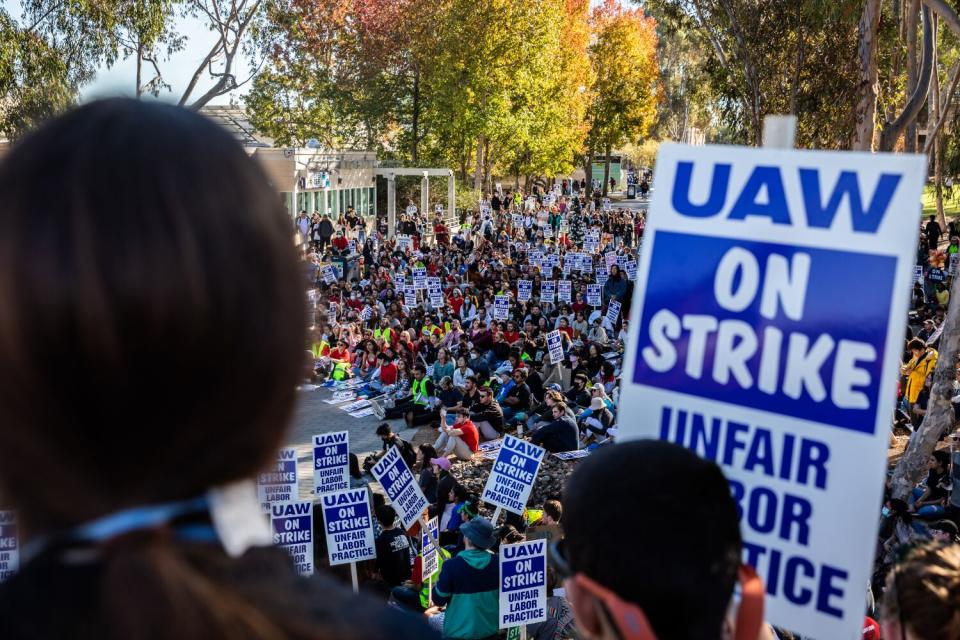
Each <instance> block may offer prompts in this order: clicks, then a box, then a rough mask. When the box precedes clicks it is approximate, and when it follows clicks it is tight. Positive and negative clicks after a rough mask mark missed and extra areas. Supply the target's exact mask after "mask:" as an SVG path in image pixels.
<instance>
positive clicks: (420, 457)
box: [417, 443, 439, 504]
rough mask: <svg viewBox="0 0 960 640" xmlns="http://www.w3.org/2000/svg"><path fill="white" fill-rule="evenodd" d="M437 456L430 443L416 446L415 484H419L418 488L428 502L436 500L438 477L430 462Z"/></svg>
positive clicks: (431, 502)
mask: <svg viewBox="0 0 960 640" xmlns="http://www.w3.org/2000/svg"><path fill="white" fill-rule="evenodd" d="M437 457H439V456H438V455H437V450H436V449H435V448H434V447H433V445H432V444H426V443H424V444H421V445H420V446H419V447H417V469H419V474H418V475H417V484H418V485H420V490H421V491H423V495H424V497H425V498H426V499H427V502H429V503H430V504H433V503H435V502H436V501H437V481H438V478H437V473H436V471H435V469H434V466H433V464H432V463H431V462H430V461H431V460H433V459H434V458H437Z"/></svg>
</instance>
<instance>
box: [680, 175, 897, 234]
mask: <svg viewBox="0 0 960 640" xmlns="http://www.w3.org/2000/svg"><path fill="white" fill-rule="evenodd" d="M693 165H694V163H693V162H689V161H684V162H678V163H677V170H676V177H675V179H674V183H673V194H672V198H671V204H672V205H673V209H674V210H675V211H676V212H677V213H679V214H681V215H684V216H687V217H691V218H709V217H712V216H715V215H717V214H718V213H720V212H721V211H722V210H723V208H724V207H725V206H726V204H727V200H728V197H729V196H732V195H736V200H735V201H734V204H733V206H732V207H731V208H730V212H729V214H728V219H730V220H745V219H746V218H748V217H751V216H753V217H766V218H769V219H770V220H771V222H773V223H774V224H785V225H790V224H797V220H796V219H795V217H793V216H791V213H792V212H791V211H790V207H789V205H788V203H787V197H786V193H785V190H784V186H783V173H782V170H781V168H780V167H776V166H762V165H761V166H756V167H754V168H753V171H752V172H751V174H750V176H749V177H748V178H747V181H746V183H745V184H744V186H743V187H742V188H741V189H740V192H739V193H738V194H732V193H730V192H729V186H730V170H731V165H729V164H725V163H717V164H714V165H713V173H712V176H711V179H710V192H709V195H708V197H707V200H706V202H704V203H702V204H694V203H693V202H691V201H690V182H691V178H692V176H693ZM698 170H699V171H703V170H705V168H700V169H698ZM797 177H798V179H799V181H800V189H801V191H802V193H803V208H804V211H803V214H804V220H805V221H806V225H807V226H808V227H811V228H815V229H829V228H831V227H832V226H833V222H834V219H835V217H836V215H837V211H838V210H839V208H840V205H841V204H842V203H843V202H844V201H846V202H847V204H848V205H849V208H850V214H851V228H852V229H853V231H857V232H861V233H876V231H877V229H878V228H879V227H880V223H881V222H882V221H883V217H884V215H886V213H887V209H888V208H889V206H890V202H891V201H892V200H893V195H894V193H895V192H896V190H897V186H899V184H900V180H901V178H902V176H901V175H899V174H892V173H883V174H881V175H880V178H879V180H878V181H877V185H876V187H875V188H874V190H873V193H872V194H870V195H868V196H867V198H864V195H863V194H862V193H861V190H860V184H859V181H858V178H857V174H856V172H853V171H842V172H840V175H839V177H838V178H837V180H836V182H835V183H834V184H833V187H832V188H830V187H829V186H828V185H824V184H822V183H821V180H820V171H819V169H797ZM865 202H866V206H865V205H864V203H865Z"/></svg>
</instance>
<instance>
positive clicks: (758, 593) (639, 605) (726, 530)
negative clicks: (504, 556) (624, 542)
mask: <svg viewBox="0 0 960 640" xmlns="http://www.w3.org/2000/svg"><path fill="white" fill-rule="evenodd" d="M626 504H642V505H644V508H643V509H626V510H624V509H623V508H622V507H623V505H626ZM563 509H564V514H563V516H564V517H563V523H564V534H565V537H564V539H563V541H562V542H553V543H551V545H550V551H551V556H552V558H551V560H552V561H551V563H550V564H551V566H553V567H554V568H556V570H557V571H558V572H559V573H561V574H562V575H563V577H564V578H565V581H564V587H565V593H566V596H567V598H568V599H569V600H570V603H571V605H572V606H573V611H574V616H575V618H576V622H577V626H578V627H579V629H580V630H581V631H582V632H583V634H584V635H585V636H586V637H589V638H598V639H602V640H608V639H610V640H612V639H614V638H624V637H649V638H654V637H656V638H697V639H699V640H720V639H721V638H726V637H733V634H732V633H731V634H730V635H727V633H729V632H730V629H729V628H726V627H727V626H728V625H729V624H730V623H729V621H728V619H727V614H728V607H729V606H730V602H731V598H732V596H733V591H734V585H735V584H736V582H737V577H738V572H739V573H740V576H741V580H742V587H741V594H740V597H741V600H740V606H739V610H738V612H737V616H736V618H737V619H736V623H735V624H734V627H735V628H736V632H737V633H740V634H742V635H737V636H736V637H743V638H757V637H759V636H760V631H761V628H762V627H763V620H762V611H763V604H762V601H763V585H762V584H761V583H760V580H759V578H757V577H756V574H755V573H753V572H752V570H750V569H749V568H747V567H741V564H740V562H741V561H740V558H741V553H742V541H741V537H740V525H739V516H738V515H737V506H736V503H735V501H734V499H733V497H732V495H731V493H730V485H729V484H728V483H727V480H726V478H724V477H723V473H722V472H721V471H720V468H719V467H718V466H717V465H716V464H714V463H713V462H709V461H706V460H703V459H701V458H699V457H698V456H697V455H696V454H694V453H693V452H691V451H689V450H687V449H684V448H683V447H680V446H678V445H675V444H671V443H668V442H661V441H658V440H637V441H631V442H626V443H623V444H618V445H616V446H613V447H604V448H601V449H599V450H597V451H596V452H595V453H594V454H593V455H591V456H590V457H588V458H586V459H584V460H583V461H582V462H581V463H580V464H579V465H578V466H577V468H576V469H575V470H574V472H573V474H572V475H571V476H570V478H568V479H567V483H566V486H565V488H564V494H563ZM651 518H653V520H651ZM688 518H692V520H688ZM680 521H693V522H696V523H697V526H696V527H671V526H669V523H676V522H680ZM611 531H630V532H631V535H632V536H633V539H632V542H631V544H633V545H634V549H636V550H637V551H636V553H630V554H623V553H622V552H621V550H620V549H618V548H617V546H616V545H606V544H597V541H598V540H606V539H608V536H609V535H610V532H611ZM705 531H709V532H710V534H709V535H706V536H705V535H703V532H705ZM725 632H727V633H725Z"/></svg>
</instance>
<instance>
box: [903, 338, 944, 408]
mask: <svg viewBox="0 0 960 640" xmlns="http://www.w3.org/2000/svg"><path fill="white" fill-rule="evenodd" d="M907 348H908V349H909V350H910V353H911V354H912V357H911V358H910V360H909V361H908V362H907V363H906V364H904V365H902V366H901V367H900V375H902V376H906V377H907V383H906V385H904V388H903V400H904V403H905V404H906V405H907V406H906V410H907V413H910V407H911V406H912V405H913V404H914V403H915V402H916V401H917V398H919V397H920V392H921V391H922V390H923V384H924V382H926V380H927V376H928V375H930V373H931V372H932V371H933V370H934V369H935V368H936V366H937V352H936V351H935V350H934V349H932V348H931V347H928V346H927V345H926V344H925V343H924V342H923V340H920V339H919V338H914V339H913V340H911V341H910V342H909V343H908V344H907Z"/></svg>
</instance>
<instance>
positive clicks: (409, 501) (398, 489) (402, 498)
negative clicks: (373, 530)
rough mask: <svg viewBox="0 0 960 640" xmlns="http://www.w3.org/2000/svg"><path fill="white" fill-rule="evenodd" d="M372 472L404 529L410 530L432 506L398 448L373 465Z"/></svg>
mask: <svg viewBox="0 0 960 640" xmlns="http://www.w3.org/2000/svg"><path fill="white" fill-rule="evenodd" d="M372 471H373V477H374V478H376V479H377V482H379V483H380V486H382V487H383V490H384V491H386V492H387V497H389V498H390V502H391V503H392V504H393V508H394V509H396V511H397V513H398V514H399V515H400V519H401V520H403V528H404V529H409V528H410V526H411V525H412V524H413V523H414V522H416V521H417V520H419V519H420V514H422V513H423V510H424V509H426V508H427V507H428V506H430V503H429V502H427V498H426V496H424V495H423V491H421V490H420V485H419V484H417V482H416V481H415V480H414V477H413V473H411V471H410V467H408V466H407V463H406V462H404V461H403V458H402V457H400V451H399V450H398V449H397V447H396V446H393V447H390V450H389V451H387V453H386V454H384V456H383V457H382V458H380V460H378V461H377V464H375V465H373V469H372Z"/></svg>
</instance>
